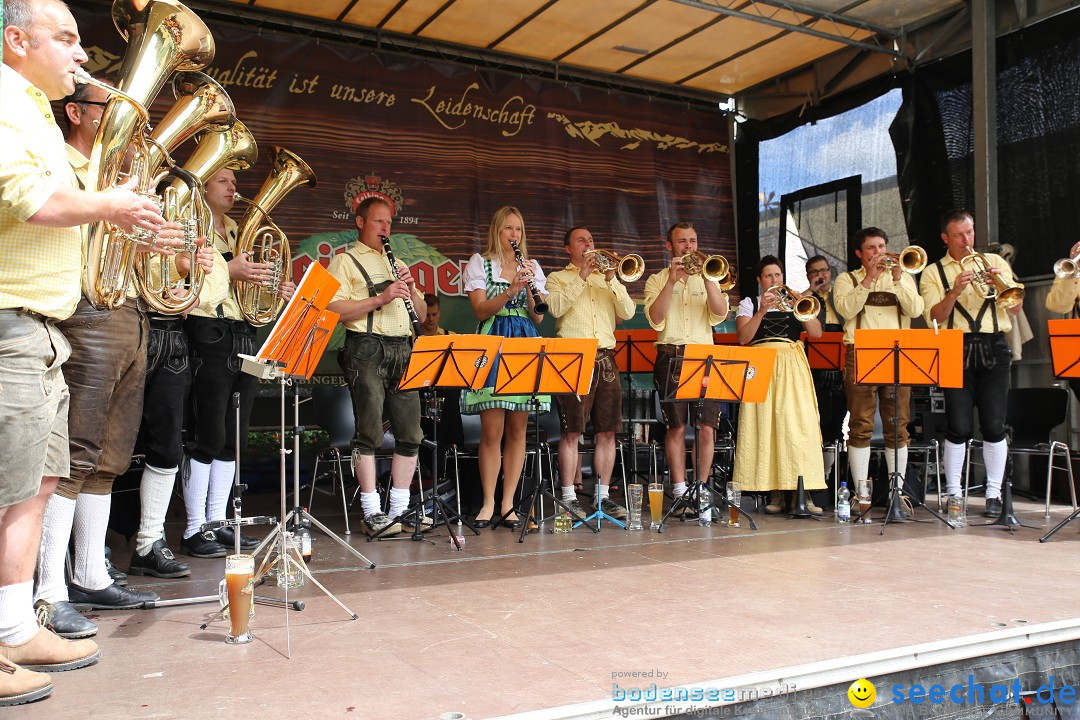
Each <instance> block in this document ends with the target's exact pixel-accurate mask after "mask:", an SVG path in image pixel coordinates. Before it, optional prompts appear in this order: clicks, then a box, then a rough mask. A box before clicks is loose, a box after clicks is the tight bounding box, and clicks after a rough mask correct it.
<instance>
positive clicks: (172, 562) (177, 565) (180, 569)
mask: <svg viewBox="0 0 1080 720" xmlns="http://www.w3.org/2000/svg"><path fill="white" fill-rule="evenodd" d="M128 572H129V573H131V574H132V575H151V576H153V577H159V578H181V577H187V576H188V575H190V574H191V568H190V567H189V566H188V564H187V563H186V562H181V561H179V560H177V559H176V556H175V555H173V551H172V550H170V549H169V546H168V545H166V544H165V539H164V538H162V539H159V540H157V541H156V542H155V543H154V545H153V547H151V548H150V552H148V553H146V554H145V555H140V554H139V553H137V552H136V553H134V554H133V555H132V556H131V567H129V568H128Z"/></svg>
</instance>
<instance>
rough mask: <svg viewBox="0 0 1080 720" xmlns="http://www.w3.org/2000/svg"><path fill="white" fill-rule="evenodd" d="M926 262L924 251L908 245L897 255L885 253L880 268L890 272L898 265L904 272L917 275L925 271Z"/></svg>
mask: <svg viewBox="0 0 1080 720" xmlns="http://www.w3.org/2000/svg"><path fill="white" fill-rule="evenodd" d="M927 262H928V258H927V257H926V251H925V250H923V249H922V248H921V247H919V246H918V245H908V246H907V247H906V248H904V249H903V250H901V251H900V252H899V253H885V256H884V258H883V259H882V261H881V266H882V267H883V268H885V269H886V270H892V269H893V268H894V267H895V266H897V265H899V266H900V269H901V270H903V271H904V272H906V273H910V274H911V275H918V274H919V273H921V272H922V271H923V270H925V269H926V264H927Z"/></svg>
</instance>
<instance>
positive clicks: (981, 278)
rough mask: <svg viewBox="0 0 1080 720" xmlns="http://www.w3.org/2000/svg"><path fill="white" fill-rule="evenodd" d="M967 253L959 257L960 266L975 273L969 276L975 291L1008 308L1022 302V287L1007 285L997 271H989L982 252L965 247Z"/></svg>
mask: <svg viewBox="0 0 1080 720" xmlns="http://www.w3.org/2000/svg"><path fill="white" fill-rule="evenodd" d="M967 251H968V254H967V255H965V256H964V257H962V258H960V268H961V269H962V270H971V271H972V272H973V273H974V274H975V275H974V277H973V278H971V285H972V287H974V288H975V292H976V293H978V294H979V296H981V297H983V298H985V299H986V300H994V301H996V302H997V304H998V305H1000V306H1001V307H1003V308H1005V309H1006V310H1008V309H1009V308H1011V307H1015V306H1016V305H1019V304H1020V303H1022V302H1024V295H1025V292H1024V288H1022V287H1019V286H1017V285H1009V284H1007V283H1006V282H1005V281H1004V280H1002V279H1001V275H1000V274H999V273H994V272H990V268H991V267H992V265H990V261H989V260H987V259H986V256H985V255H983V254H982V253H978V252H975V250H973V249H972V248H970V247H969V248H967Z"/></svg>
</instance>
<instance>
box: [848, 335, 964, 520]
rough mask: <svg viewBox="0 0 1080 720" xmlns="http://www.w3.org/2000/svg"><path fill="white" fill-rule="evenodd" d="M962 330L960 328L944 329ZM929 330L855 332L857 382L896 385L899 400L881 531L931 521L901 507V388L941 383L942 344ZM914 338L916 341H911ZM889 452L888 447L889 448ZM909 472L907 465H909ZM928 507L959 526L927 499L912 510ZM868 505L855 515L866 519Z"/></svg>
mask: <svg viewBox="0 0 1080 720" xmlns="http://www.w3.org/2000/svg"><path fill="white" fill-rule="evenodd" d="M944 332H954V333H955V332H958V331H955V330H953V331H948V330H946V331H944ZM926 333H934V335H936V334H937V333H936V332H935V331H933V330H856V331H855V346H854V348H853V351H854V353H855V384H856V385H892V386H893V393H894V396H893V397H895V398H897V401H896V402H895V403H894V405H893V472H892V473H891V474H890V475H889V503H888V506H887V508H886V510H885V516H884V517H883V518H882V520H883V521H884V522H883V524H882V526H881V534H882V535H884V534H885V528H886V527H887V526H888V525H889V523H890V522H929V520H918V519H917V518H914V517H911V516H908V514H907V513H905V512H904V511H903V510H902V509H901V507H900V482H901V477H902V475H901V473H900V468H899V467H898V466H899V463H900V448H899V437H900V402H899V397H900V388H901V387H908V386H916V385H940V384H942V382H941V376H940V373H941V347H940V345H939V344H938V343H936V342H934V340H933V338H932V336H930V335H926ZM913 338H914V342H911V340H912V339H913ZM886 452H887V450H886ZM905 472H906V468H905ZM913 499H914V498H913ZM920 507H921V508H923V509H925V510H926V511H927V512H928V513H930V514H931V515H933V516H934V517H936V518H937V519H938V520H940V521H941V522H943V523H945V524H946V525H948V526H949V527H950V528H952V529H953V530H955V529H956V526H955V525H953V524H952V523H951V522H949V521H948V520H946V519H945V518H944V517H942V516H941V515H940V514H939V513H936V512H934V510H933V509H932V508H930V507H929V506H927V504H926V503H925V502H918V503H915V504H913V505H912V506H911V508H912V511H914V510H916V509H918V508H920ZM868 512H870V509H869V508H867V509H866V510H865V511H863V512H862V513H861V514H860V515H858V516H857V517H856V518H855V522H858V521H859V520H861V519H862V517H863V516H864V515H866V513H868Z"/></svg>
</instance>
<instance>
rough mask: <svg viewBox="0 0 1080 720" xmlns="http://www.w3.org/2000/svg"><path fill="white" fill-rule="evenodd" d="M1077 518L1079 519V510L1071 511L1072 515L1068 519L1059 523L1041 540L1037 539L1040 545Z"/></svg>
mask: <svg viewBox="0 0 1080 720" xmlns="http://www.w3.org/2000/svg"><path fill="white" fill-rule="evenodd" d="M1078 517H1080V510H1075V511H1073V514H1072V515H1070V516H1069V517H1067V518H1065V519H1064V520H1062V521H1061V522H1059V523H1058V524H1057V525H1055V526H1054V528H1053V529H1052V530H1051V531H1050V532H1048V533H1046V534H1045V535H1043V536H1042V537H1041V538H1039V542H1041V543H1043V542H1046V541H1047V540H1049V539H1050V538H1052V537H1053V536H1054V533H1056V532H1057V531H1058V530H1060V529H1061V528H1063V527H1065V526H1066V525H1068V524H1069V523H1071V522H1072V521H1073V520H1075V519H1076V518H1078Z"/></svg>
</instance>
